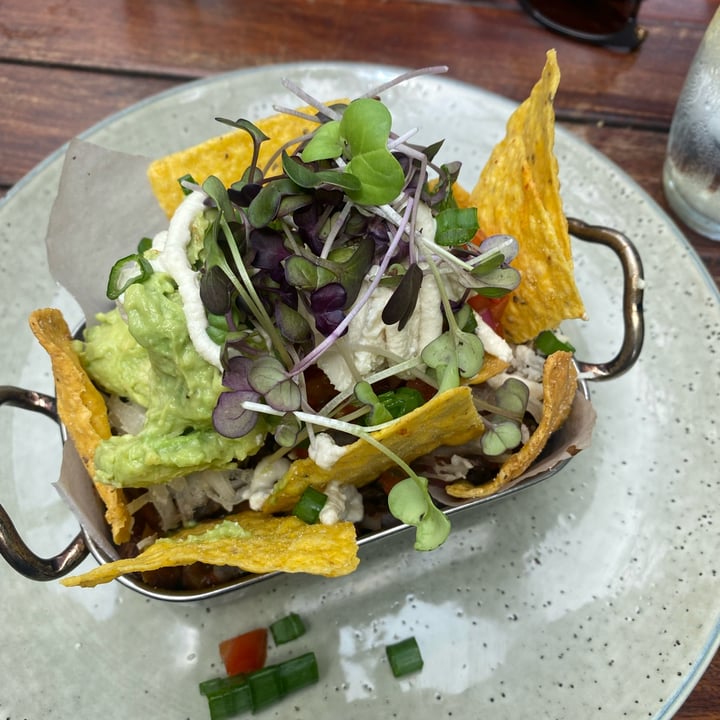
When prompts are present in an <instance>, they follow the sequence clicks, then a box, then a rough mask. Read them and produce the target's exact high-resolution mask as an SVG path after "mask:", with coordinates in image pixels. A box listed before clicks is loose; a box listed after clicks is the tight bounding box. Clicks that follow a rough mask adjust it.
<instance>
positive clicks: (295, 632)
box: [270, 613, 305, 645]
mask: <svg viewBox="0 0 720 720" xmlns="http://www.w3.org/2000/svg"><path fill="white" fill-rule="evenodd" d="M270 632H271V633H272V636H273V640H274V641H275V644H276V645H282V644H284V643H286V642H290V641H291V640H295V639H296V638H299V637H300V636H301V635H304V634H305V624H304V623H303V621H302V618H301V617H300V616H299V615H298V614H297V613H290V615H286V616H285V617H284V618H280V619H279V620H276V621H275V622H274V623H273V624H272V625H270Z"/></svg>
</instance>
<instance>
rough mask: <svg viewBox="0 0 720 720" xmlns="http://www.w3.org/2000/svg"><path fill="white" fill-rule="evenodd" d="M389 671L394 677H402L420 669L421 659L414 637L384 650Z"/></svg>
mask: <svg viewBox="0 0 720 720" xmlns="http://www.w3.org/2000/svg"><path fill="white" fill-rule="evenodd" d="M385 652H386V653H387V658H388V661H389V662H390V669H391V670H392V673H393V675H394V676H395V677H402V676H403V675H408V674H409V673H413V672H417V671H418V670H421V669H422V666H423V664H424V663H423V659H422V655H421V654H420V648H419V647H418V644H417V640H415V638H414V637H409V638H406V639H405V640H401V641H400V642H398V643H395V644H394V645H388V646H387V647H386V648H385Z"/></svg>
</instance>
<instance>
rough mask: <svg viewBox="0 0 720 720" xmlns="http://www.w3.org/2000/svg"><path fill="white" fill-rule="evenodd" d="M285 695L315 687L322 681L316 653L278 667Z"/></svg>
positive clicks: (310, 653)
mask: <svg viewBox="0 0 720 720" xmlns="http://www.w3.org/2000/svg"><path fill="white" fill-rule="evenodd" d="M277 671H278V675H279V676H280V684H281V685H282V689H283V693H284V694H287V693H291V692H293V690H300V689H301V688H304V687H308V685H314V684H315V683H316V682H317V681H318V680H319V679H320V673H319V671H318V664H317V659H316V657H315V653H313V652H308V653H305V654H304V655H300V656H298V657H296V658H291V659H290V660H286V661H285V662H283V663H280V664H279V665H277Z"/></svg>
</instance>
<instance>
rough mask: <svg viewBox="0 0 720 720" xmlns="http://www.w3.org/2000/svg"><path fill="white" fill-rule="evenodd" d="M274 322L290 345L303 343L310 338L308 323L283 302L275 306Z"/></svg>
mask: <svg viewBox="0 0 720 720" xmlns="http://www.w3.org/2000/svg"><path fill="white" fill-rule="evenodd" d="M275 322H276V323H277V326H278V329H279V330H280V332H281V333H282V335H283V337H284V338H286V339H287V340H288V341H290V342H291V343H298V344H300V343H304V342H307V341H308V340H310V339H311V338H312V330H311V328H310V324H309V323H308V321H307V320H306V319H305V318H304V317H303V316H302V315H301V314H300V313H299V312H298V311H297V310H295V309H294V308H291V307H290V306H289V305H287V304H286V303H284V302H278V303H276V304H275Z"/></svg>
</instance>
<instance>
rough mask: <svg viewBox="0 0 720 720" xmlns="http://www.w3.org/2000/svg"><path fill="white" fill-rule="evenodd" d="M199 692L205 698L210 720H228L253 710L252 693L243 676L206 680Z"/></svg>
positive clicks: (201, 684)
mask: <svg viewBox="0 0 720 720" xmlns="http://www.w3.org/2000/svg"><path fill="white" fill-rule="evenodd" d="M200 692H201V693H203V695H205V696H206V697H207V701H208V708H209V710H210V720H228V719H229V718H234V717H237V716H238V715H240V714H241V713H244V712H247V711H249V710H253V700H252V692H251V690H250V685H248V683H247V678H246V677H245V676H243V675H232V676H230V677H224V678H216V679H214V680H206V681H205V682H203V683H200Z"/></svg>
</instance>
